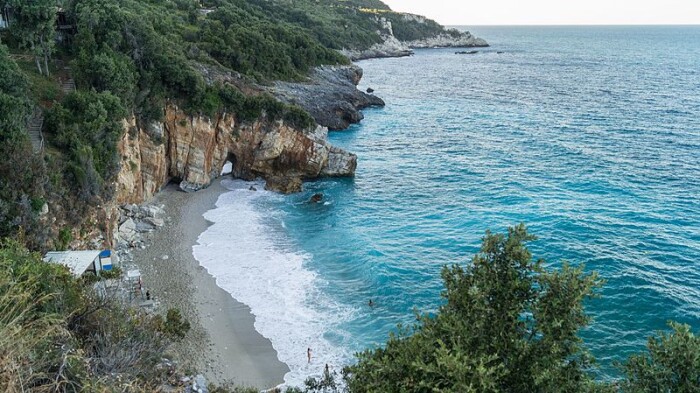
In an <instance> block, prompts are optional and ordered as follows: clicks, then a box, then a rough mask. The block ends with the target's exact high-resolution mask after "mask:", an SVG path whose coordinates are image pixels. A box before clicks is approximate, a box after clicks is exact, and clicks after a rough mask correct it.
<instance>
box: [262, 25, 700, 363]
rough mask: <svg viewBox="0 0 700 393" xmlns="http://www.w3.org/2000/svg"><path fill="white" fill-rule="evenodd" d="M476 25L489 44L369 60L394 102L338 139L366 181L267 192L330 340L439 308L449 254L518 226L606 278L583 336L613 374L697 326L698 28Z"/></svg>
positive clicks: (377, 82) (379, 336)
mask: <svg viewBox="0 0 700 393" xmlns="http://www.w3.org/2000/svg"><path fill="white" fill-rule="evenodd" d="M472 31H473V32H474V33H475V34H476V35H477V36H480V37H483V38H485V39H486V40H487V41H489V42H490V43H491V44H492V47H491V48H488V49H485V50H482V51H481V52H480V53H479V54H476V55H455V54H454V51H455V50H454V49H452V50H448V49H445V50H441V49H440V50H438V49H435V50H421V51H417V52H416V54H415V56H413V57H410V58H401V59H381V60H370V61H364V62H361V63H360V65H361V66H362V67H363V68H364V71H365V76H364V79H363V81H362V83H361V86H360V87H361V88H363V89H364V88H366V87H372V88H374V89H375V94H377V95H379V96H381V97H382V98H384V99H385V100H386V102H387V106H386V107H385V108H383V109H372V110H367V111H365V116H366V118H365V120H364V121H363V122H362V123H361V124H360V125H356V126H353V127H351V128H350V129H349V130H347V131H343V132H336V133H332V135H331V141H332V142H333V143H334V144H336V145H338V146H341V147H343V148H346V149H348V150H350V151H352V152H355V153H357V154H358V156H359V167H358V170H357V176H356V177H355V178H354V179H346V180H333V179H328V180H323V181H317V182H314V183H309V184H307V185H306V192H305V193H302V194H300V195H294V196H289V197H271V198H267V199H265V198H263V199H260V200H259V201H258V202H256V203H257V204H258V206H259V207H260V208H261V209H268V210H270V211H271V210H276V211H282V214H279V215H275V217H274V219H270V220H269V221H270V225H276V224H274V223H273V221H275V222H277V224H281V225H277V226H276V227H277V228H278V230H279V231H280V233H281V235H283V236H285V237H286V239H287V240H286V241H285V247H289V248H290V249H294V250H295V251H296V252H301V253H304V255H306V259H305V262H304V267H305V268H306V269H308V270H310V271H311V272H313V273H315V274H316V276H317V282H318V286H319V291H320V293H321V294H322V296H323V297H324V299H325V300H324V301H323V302H321V301H318V302H317V301H316V300H314V299H315V298H310V299H308V302H310V304H311V307H314V308H315V309H317V310H318V311H319V312H320V313H324V312H325V313H327V314H329V317H328V318H327V319H326V320H327V321H328V322H327V323H326V327H325V329H326V330H325V331H324V332H323V334H324V337H325V338H326V339H327V340H328V341H329V342H330V343H331V344H332V345H334V346H336V347H337V348H343V349H344V350H346V351H350V352H352V351H357V350H361V349H363V348H366V347H371V346H373V345H378V344H380V343H383V342H385V341H386V338H387V335H388V333H389V332H390V331H391V330H392V329H393V328H394V327H395V326H396V324H398V323H411V322H412V321H413V310H414V308H415V309H418V310H420V311H431V310H434V309H435V308H436V307H437V306H438V305H439V304H440V297H439V294H440V291H441V290H442V282H441V279H440V276H439V273H440V268H441V267H442V266H443V265H444V264H451V263H466V262H468V261H469V259H470V258H471V256H472V255H473V254H474V253H475V252H476V251H477V249H478V247H479V244H480V239H481V237H482V236H483V234H484V231H485V230H486V229H491V230H493V231H498V232H502V231H505V229H506V228H507V227H508V226H510V225H514V224H517V223H519V222H524V223H526V224H527V225H528V226H529V228H530V229H531V231H532V232H533V233H534V234H536V235H537V236H538V237H539V240H538V241H536V242H534V243H532V244H531V248H532V250H533V252H534V255H535V256H536V257H543V258H545V259H546V260H547V264H548V265H549V266H552V267H557V266H559V265H560V264H561V262H562V261H564V260H566V261H569V262H572V263H585V264H586V268H587V270H589V271H590V270H597V271H598V272H600V274H601V275H602V277H603V278H604V279H605V280H607V283H606V285H605V287H604V289H602V291H601V292H600V293H601V295H602V297H601V298H600V299H597V300H593V301H590V302H589V303H588V304H587V311H588V312H589V313H590V314H591V315H592V316H593V317H594V318H595V319H594V321H593V323H592V324H591V326H590V328H588V329H586V330H585V331H583V332H582V336H583V337H584V339H585V341H586V345H587V347H588V348H589V349H590V350H591V351H592V353H593V354H594V355H595V356H596V358H597V359H598V362H599V363H600V366H601V372H602V374H603V375H604V376H614V375H616V371H615V368H614V367H613V361H615V360H623V359H624V358H626V357H627V356H628V355H629V354H630V353H632V352H637V351H640V350H642V349H643V348H644V344H645V342H646V338H647V337H648V336H649V335H651V334H653V333H654V331H656V330H659V329H664V328H665V327H666V323H667V321H668V320H676V321H680V322H684V323H689V324H690V325H692V327H693V328H694V329H695V330H696V331H698V330H699V329H700V200H699V197H700V123H699V120H700V27H575V28H574V27H518V28H506V27H481V28H475V29H472ZM497 51H503V52H504V53H502V54H497V53H496V52H497ZM316 192H322V193H323V194H324V195H325V197H326V200H327V201H328V202H330V203H327V204H325V205H312V204H308V203H305V201H306V200H308V198H309V197H310V195H312V194H313V193H316ZM370 298H371V299H373V300H374V301H375V302H376V304H377V306H376V307H375V308H373V309H370V308H369V307H367V306H366V302H367V301H368V299H370ZM328 304H330V306H329V305H328ZM337 310H345V311H346V312H342V313H338V311H337ZM348 310H349V311H348ZM254 312H255V310H254ZM334 313H338V314H337V317H336V316H335V314H334ZM320 356H321V357H322V355H320ZM344 356H346V355H344Z"/></svg>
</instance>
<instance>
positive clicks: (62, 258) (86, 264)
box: [44, 250, 112, 277]
mask: <svg viewBox="0 0 700 393" xmlns="http://www.w3.org/2000/svg"><path fill="white" fill-rule="evenodd" d="M100 255H104V251H103V250H87V251H50V252H47V253H46V255H44V262H48V263H57V264H59V265H63V266H67V267H68V269H70V271H71V273H73V275H74V276H76V277H80V276H82V275H83V273H86V272H93V273H95V274H100V271H102V270H109V269H104V268H105V267H107V266H109V267H110V268H111V265H112V263H111V261H108V260H106V259H104V258H102V259H101V258H100Z"/></svg>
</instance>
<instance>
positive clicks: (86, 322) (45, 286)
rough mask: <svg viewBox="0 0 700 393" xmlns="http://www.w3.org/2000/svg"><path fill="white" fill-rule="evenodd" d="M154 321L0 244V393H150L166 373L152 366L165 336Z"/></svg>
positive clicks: (9, 244)
mask: <svg viewBox="0 0 700 393" xmlns="http://www.w3.org/2000/svg"><path fill="white" fill-rule="evenodd" d="M173 313H174V312H173ZM172 320H173V317H172V316H171V317H170V318H168V319H167V321H168V322H172ZM175 320H176V322H177V323H178V324H177V325H176V328H177V329H176V331H177V333H178V334H180V335H184V333H185V332H186V330H187V328H188V325H187V324H186V322H184V321H182V320H180V319H176V318H175ZM159 321H162V320H161V319H159V318H158V317H152V316H149V315H146V314H144V313H142V312H140V311H139V310H135V309H131V308H128V307H125V306H124V305H122V304H121V303H118V302H116V301H114V300H111V299H104V298H100V297H98V296H96V295H95V294H94V292H93V291H92V289H91V288H90V287H85V286H84V285H83V281H81V280H77V279H75V278H74V277H73V276H72V275H71V274H70V272H68V270H67V269H66V268H64V267H62V266H59V265H54V264H48V263H44V262H42V261H41V259H40V257H39V254H36V253H30V252H28V251H27V250H26V249H25V248H24V247H22V246H20V245H19V244H18V243H16V242H13V241H2V242H0V391H3V392H80V391H89V392H93V391H94V392H112V391H119V392H144V391H154V390H156V388H157V387H158V386H160V385H161V384H163V383H164V382H165V381H167V379H168V377H169V376H170V373H171V371H172V370H170V369H168V368H167V367H163V366H162V365H161V364H160V362H161V360H162V358H163V357H164V353H165V350H166V348H167V347H168V346H169V344H170V343H171V342H172V338H171V337H172V335H171V334H169V332H163V331H162V329H161V326H160V325H159Z"/></svg>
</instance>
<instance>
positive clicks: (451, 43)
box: [341, 13, 489, 61]
mask: <svg viewBox="0 0 700 393" xmlns="http://www.w3.org/2000/svg"><path fill="white" fill-rule="evenodd" d="M393 15H395V16H398V18H399V20H400V21H402V22H409V23H413V24H417V25H424V24H427V23H430V22H432V21H429V20H428V19H427V18H425V17H424V16H420V15H414V14H408V13H393ZM374 18H375V21H376V22H377V23H378V25H379V26H380V28H379V30H378V31H377V34H379V36H380V37H381V39H382V42H381V43H378V44H374V45H372V46H371V47H370V48H368V49H364V50H357V49H344V50H342V51H341V52H342V53H343V54H344V55H345V56H347V57H348V58H350V59H351V60H353V61H357V60H364V59H372V58H382V57H403V56H410V55H412V54H413V49H420V48H456V47H460V48H469V47H487V46H489V44H488V43H487V42H486V41H485V40H483V39H481V38H477V37H474V36H473V35H472V34H471V33H470V32H468V31H465V32H460V31H457V30H448V29H445V28H443V27H440V28H439V29H438V30H437V31H434V32H433V34H430V35H428V36H424V37H421V38H417V39H406V40H401V39H399V38H398V37H397V36H396V35H395V34H394V26H393V24H392V22H391V21H390V20H389V19H387V18H386V17H382V16H375V17H374ZM433 23H434V22H433ZM438 26H439V25H438Z"/></svg>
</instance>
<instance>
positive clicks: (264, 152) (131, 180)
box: [116, 104, 357, 204]
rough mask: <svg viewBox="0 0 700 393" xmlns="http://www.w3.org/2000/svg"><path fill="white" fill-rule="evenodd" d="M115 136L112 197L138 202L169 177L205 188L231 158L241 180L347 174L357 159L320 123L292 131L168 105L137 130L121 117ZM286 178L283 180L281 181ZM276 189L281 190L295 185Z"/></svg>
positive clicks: (292, 189) (273, 124) (188, 187)
mask: <svg viewBox="0 0 700 393" xmlns="http://www.w3.org/2000/svg"><path fill="white" fill-rule="evenodd" d="M124 127H125V135H124V137H123V138H122V140H121V141H120V144H119V149H120V153H121V157H122V166H121V170H120V172H119V174H118V176H117V182H118V184H117V193H116V202H117V203H118V204H124V203H140V202H143V201H145V200H148V199H150V198H151V197H152V196H153V195H154V194H155V193H157V192H158V191H160V189H161V188H162V187H163V186H165V185H166V184H167V183H168V182H170V181H171V180H173V179H177V180H178V181H179V182H180V188H181V189H183V190H185V191H197V190H200V189H202V188H205V187H207V186H208V185H209V184H210V183H211V181H212V180H213V179H215V178H217V177H218V176H219V175H220V173H221V168H222V167H223V166H224V163H225V162H226V161H227V160H229V161H231V162H232V163H233V165H232V174H233V175H234V176H236V177H240V178H243V179H254V178H256V177H263V178H265V179H270V178H275V179H278V181H277V183H280V184H281V183H283V182H282V180H279V179H299V181H301V179H309V178H316V177H319V176H352V175H353V174H354V173H355V168H356V167H357V157H356V156H355V155H354V154H350V153H348V152H346V151H344V150H342V149H339V148H336V147H334V146H331V145H330V144H329V143H328V141H327V135H328V130H327V129H325V128H322V127H318V128H315V129H309V130H298V129H296V128H294V127H292V126H290V125H287V124H285V123H283V122H281V121H277V122H270V121H266V120H264V119H262V120H259V121H256V122H252V123H243V124H239V123H237V122H236V119H235V116H233V115H231V114H227V113H225V114H222V115H220V116H217V117H216V118H214V119H210V118H207V117H203V116H195V117H192V116H188V115H186V114H185V113H184V112H183V111H181V110H180V109H179V108H178V107H177V106H175V105H172V104H171V105H168V107H167V108H166V110H165V116H164V120H163V122H162V123H160V124H150V125H148V127H149V128H148V129H147V130H144V129H141V128H140V127H139V126H138V125H136V122H135V121H134V120H133V119H130V120H128V121H125V122H124ZM287 183H289V181H287ZM290 184H291V185H292V186H286V185H285V186H283V187H282V186H281V187H277V188H279V191H281V192H296V191H299V190H300V187H296V186H294V185H295V184H296V181H294V182H292V183H290Z"/></svg>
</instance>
